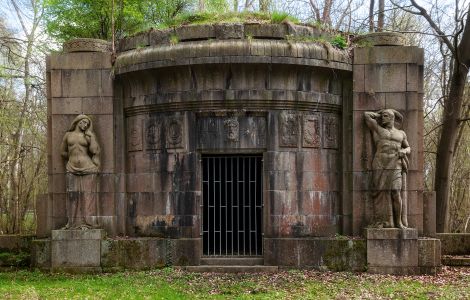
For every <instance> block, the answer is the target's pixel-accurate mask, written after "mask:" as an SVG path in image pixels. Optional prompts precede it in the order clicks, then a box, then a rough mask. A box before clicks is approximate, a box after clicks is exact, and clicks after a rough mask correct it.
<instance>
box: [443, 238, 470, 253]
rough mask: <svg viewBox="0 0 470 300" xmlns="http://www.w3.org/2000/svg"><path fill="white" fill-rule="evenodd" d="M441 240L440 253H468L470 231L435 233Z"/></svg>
mask: <svg viewBox="0 0 470 300" xmlns="http://www.w3.org/2000/svg"><path fill="white" fill-rule="evenodd" d="M436 237H437V238H438V239H440V240H441V247H442V255H468V254H469V253H470V233H437V234H436Z"/></svg>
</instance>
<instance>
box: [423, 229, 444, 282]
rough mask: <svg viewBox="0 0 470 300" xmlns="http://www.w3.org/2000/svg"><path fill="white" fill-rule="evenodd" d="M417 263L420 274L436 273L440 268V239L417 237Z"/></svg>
mask: <svg viewBox="0 0 470 300" xmlns="http://www.w3.org/2000/svg"><path fill="white" fill-rule="evenodd" d="M418 265H419V268H420V272H421V274H433V275H434V274H437V273H438V272H439V271H440V269H441V241H440V240H439V239H431V238H420V239H418Z"/></svg>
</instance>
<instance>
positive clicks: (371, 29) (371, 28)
mask: <svg viewBox="0 0 470 300" xmlns="http://www.w3.org/2000/svg"><path fill="white" fill-rule="evenodd" d="M374 6H375V0H370V6H369V32H374Z"/></svg>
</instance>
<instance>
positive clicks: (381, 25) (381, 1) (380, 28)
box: [377, 0, 385, 32]
mask: <svg viewBox="0 0 470 300" xmlns="http://www.w3.org/2000/svg"><path fill="white" fill-rule="evenodd" d="M384 19H385V0H379V13H378V17H377V32H382V31H383V28H384Z"/></svg>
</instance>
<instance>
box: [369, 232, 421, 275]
mask: <svg viewBox="0 0 470 300" xmlns="http://www.w3.org/2000/svg"><path fill="white" fill-rule="evenodd" d="M366 238H367V264H368V272H369V273H377V274H395V275H414V274H419V273H420V269H419V265H418V230H417V229H412V228H407V229H398V228H367V229H366Z"/></svg>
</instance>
